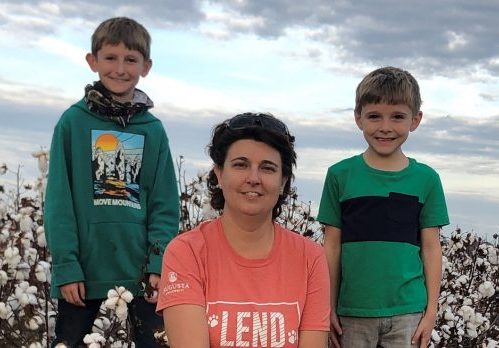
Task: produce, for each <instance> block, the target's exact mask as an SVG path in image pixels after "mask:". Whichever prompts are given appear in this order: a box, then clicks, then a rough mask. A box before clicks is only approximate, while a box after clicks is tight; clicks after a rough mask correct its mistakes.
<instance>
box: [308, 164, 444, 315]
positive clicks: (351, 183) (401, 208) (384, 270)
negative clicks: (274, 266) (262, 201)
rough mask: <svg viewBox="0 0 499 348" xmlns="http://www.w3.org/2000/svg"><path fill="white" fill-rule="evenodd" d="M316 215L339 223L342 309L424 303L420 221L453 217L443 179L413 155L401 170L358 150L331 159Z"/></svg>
mask: <svg viewBox="0 0 499 348" xmlns="http://www.w3.org/2000/svg"><path fill="white" fill-rule="evenodd" d="M317 220H318V221H320V222H321V223H323V224H326V225H330V226H334V227H337V228H339V229H340V230H341V243H342V247H341V283H340V289H339V295H338V306H337V313H338V314H339V315H344V316H358V317H383V316H392V315H400V314H407V313H414V312H420V311H423V310H424V309H425V308H426V304H427V294H426V287H425V281H424V272H423V263H422V261H421V257H420V246H421V235H420V231H421V229H422V228H427V227H437V226H438V227H440V226H444V225H447V224H448V223H449V218H448V215H447V207H446V204H445V197H444V194H443V189H442V184H441V182H440V178H439V176H438V174H437V173H436V172H435V171H434V170H433V169H432V168H430V167H429V166H427V165H424V164H421V163H418V162H417V161H416V160H414V159H412V158H410V159H409V165H408V166H407V167H406V168H404V169H403V170H401V171H396V172H391V171H382V170H377V169H374V168H371V167H369V166H368V165H367V164H366V163H365V162H364V159H363V157H362V155H357V156H354V157H351V158H348V159H345V160H343V161H341V162H339V163H336V164H335V165H333V166H331V167H329V169H328V172H327V176H326V181H325V184H324V189H323V192H322V198H321V203H320V207H319V214H318V216H317Z"/></svg>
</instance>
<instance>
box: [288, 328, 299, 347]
mask: <svg viewBox="0 0 499 348" xmlns="http://www.w3.org/2000/svg"><path fill="white" fill-rule="evenodd" d="M288 342H289V343H291V344H294V343H296V342H298V333H297V332H296V331H295V330H291V331H290V332H288Z"/></svg>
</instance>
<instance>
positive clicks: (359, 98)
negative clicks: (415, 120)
mask: <svg viewBox="0 0 499 348" xmlns="http://www.w3.org/2000/svg"><path fill="white" fill-rule="evenodd" d="M379 103H386V104H391V105H395V104H405V105H407V106H408V107H409V108H410V109H411V111H412V113H413V115H416V114H417V113H418V112H419V111H420V108H421V103H422V101H421V95H420V92H419V85H418V82H417V81H416V79H415V78H414V77H413V76H412V75H411V74H410V73H409V72H407V71H405V70H402V69H399V68H394V67H392V66H387V67H383V68H379V69H376V70H374V71H372V72H370V73H369V74H367V75H366V76H365V77H364V78H363V79H362V81H361V82H360V83H359V85H358V86H357V90H356V93H355V114H357V115H359V114H360V113H361V111H362V107H363V106H365V105H367V104H379Z"/></svg>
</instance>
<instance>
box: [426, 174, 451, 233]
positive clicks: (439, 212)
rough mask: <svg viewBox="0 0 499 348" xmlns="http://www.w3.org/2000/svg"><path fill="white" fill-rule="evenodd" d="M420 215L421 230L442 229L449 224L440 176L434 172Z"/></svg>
mask: <svg viewBox="0 0 499 348" xmlns="http://www.w3.org/2000/svg"><path fill="white" fill-rule="evenodd" d="M433 174H434V175H433V176H432V180H431V181H430V183H431V185H430V188H429V190H428V193H427V196H426V198H425V201H424V204H423V208H422V210H421V215H420V226H421V228H427V227H442V226H445V225H448V224H449V215H448V213H447V204H446V203H445V196H444V190H443V188H442V182H441V181H440V177H439V175H438V174H437V173H436V172H434V173H433Z"/></svg>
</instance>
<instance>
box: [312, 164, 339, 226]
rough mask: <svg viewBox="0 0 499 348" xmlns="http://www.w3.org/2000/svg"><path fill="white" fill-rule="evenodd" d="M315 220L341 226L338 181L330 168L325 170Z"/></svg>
mask: <svg viewBox="0 0 499 348" xmlns="http://www.w3.org/2000/svg"><path fill="white" fill-rule="evenodd" d="M317 220H318V221H319V222H321V223H323V224H326V225H330V226H334V227H338V228H341V206H340V200H339V193H338V182H337V179H336V176H335V175H334V172H333V170H332V169H331V168H329V170H328V171H327V174H326V180H325V181H324V187H323V189H322V196H321V202H320V204H319V213H318V215H317Z"/></svg>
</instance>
